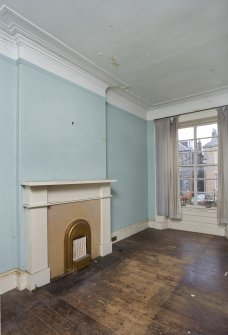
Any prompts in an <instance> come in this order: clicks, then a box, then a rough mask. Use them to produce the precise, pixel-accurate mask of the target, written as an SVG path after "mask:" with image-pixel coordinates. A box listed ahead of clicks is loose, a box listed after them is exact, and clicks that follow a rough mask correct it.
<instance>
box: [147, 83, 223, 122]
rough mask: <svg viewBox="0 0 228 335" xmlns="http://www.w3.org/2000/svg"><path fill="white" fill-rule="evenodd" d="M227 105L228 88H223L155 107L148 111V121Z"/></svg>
mask: <svg viewBox="0 0 228 335" xmlns="http://www.w3.org/2000/svg"><path fill="white" fill-rule="evenodd" d="M227 104H228V87H223V88H220V89H218V90H215V91H210V92H205V93H202V94H197V95H195V96H192V97H187V98H183V99H179V100H178V101H173V102H167V103H166V104H161V105H159V106H154V108H151V109H150V110H149V111H148V113H147V120H148V121H149V120H154V119H158V118H163V117H167V116H173V115H181V114H186V113H191V112H196V111H200V110H205V109H210V108H214V107H218V106H223V105H227Z"/></svg>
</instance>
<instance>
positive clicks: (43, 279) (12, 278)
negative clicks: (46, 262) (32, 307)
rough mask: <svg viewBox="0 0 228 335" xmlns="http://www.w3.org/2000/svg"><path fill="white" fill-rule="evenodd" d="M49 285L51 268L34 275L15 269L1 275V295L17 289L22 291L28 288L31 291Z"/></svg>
mask: <svg viewBox="0 0 228 335" xmlns="http://www.w3.org/2000/svg"><path fill="white" fill-rule="evenodd" d="M48 283H50V269H49V268H47V269H45V270H43V271H40V272H38V273H35V274H33V275H31V274H29V273H28V272H25V271H20V270H18V269H13V270H10V271H7V272H4V273H2V274H0V295H1V294H3V293H6V292H8V291H11V290H13V289H15V288H17V289H18V290H20V291H21V290H24V289H25V288H27V289H28V290H30V291H31V290H34V289H35V288H36V287H40V286H43V285H45V284H48Z"/></svg>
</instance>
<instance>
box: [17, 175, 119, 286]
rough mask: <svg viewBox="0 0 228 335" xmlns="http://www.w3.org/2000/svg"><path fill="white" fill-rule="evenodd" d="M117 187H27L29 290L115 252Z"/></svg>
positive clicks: (42, 184)
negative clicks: (113, 222)
mask: <svg viewBox="0 0 228 335" xmlns="http://www.w3.org/2000/svg"><path fill="white" fill-rule="evenodd" d="M111 182H114V180H92V181H69V182H62V181H59V182H27V183H23V184H22V186H23V199H24V200H23V201H24V212H23V215H24V224H25V234H26V245H25V254H26V268H25V270H26V274H27V275H26V277H27V278H26V287H27V288H28V289H30V290H32V289H34V288H36V287H39V286H42V285H45V284H47V283H49V282H50V279H51V278H54V277H57V276H59V275H62V274H64V273H67V272H70V271H74V270H80V269H82V268H83V267H85V266H87V265H88V264H89V263H90V261H91V260H92V259H94V258H96V257H98V256H105V255H107V254H109V253H111V252H112V242H111V222H110V199H111Z"/></svg>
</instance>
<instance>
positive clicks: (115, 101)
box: [107, 90, 147, 120]
mask: <svg viewBox="0 0 228 335" xmlns="http://www.w3.org/2000/svg"><path fill="white" fill-rule="evenodd" d="M107 102H108V103H110V104H111V105H114V106H116V107H118V108H120V109H124V110H126V111H127V112H129V113H131V114H134V115H136V116H138V117H140V118H142V119H144V120H147V112H146V110H145V109H143V108H142V107H140V106H137V105H136V104H134V103H132V102H131V101H129V100H127V99H126V98H125V97H124V96H121V93H118V92H115V91H114V90H111V91H109V90H108V91H107Z"/></svg>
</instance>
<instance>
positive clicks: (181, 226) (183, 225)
mask: <svg viewBox="0 0 228 335" xmlns="http://www.w3.org/2000/svg"><path fill="white" fill-rule="evenodd" d="M148 225H149V227H150V228H154V229H158V230H164V229H173V230H182V231H189V232H193V233H202V234H209V235H215V236H225V227H224V226H220V225H217V224H216V225H215V224H206V223H205V222H202V223H199V222H197V223H194V222H181V221H175V220H169V219H166V218H165V217H157V218H156V221H153V220H149V224H148Z"/></svg>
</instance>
